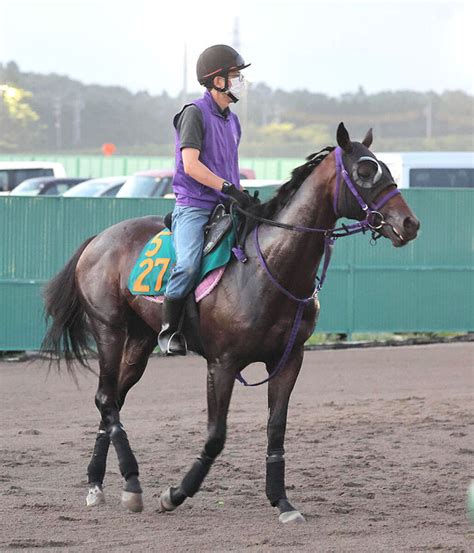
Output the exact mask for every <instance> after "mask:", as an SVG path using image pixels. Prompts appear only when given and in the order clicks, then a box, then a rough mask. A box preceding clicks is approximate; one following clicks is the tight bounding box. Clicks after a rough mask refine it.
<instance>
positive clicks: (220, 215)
mask: <svg viewBox="0 0 474 553" xmlns="http://www.w3.org/2000/svg"><path fill="white" fill-rule="evenodd" d="M172 217H173V213H172V212H170V213H167V214H166V215H165V218H164V223H165V226H166V227H167V228H168V229H169V230H171V225H172ZM232 225H233V221H232V215H231V214H230V213H227V210H226V207H225V205H224V204H217V205H216V207H215V208H214V211H213V212H212V213H211V216H210V217H209V222H208V223H207V225H206V228H205V233H204V247H203V255H207V254H208V253H211V252H212V251H213V250H214V249H215V248H216V247H217V246H218V245H219V244H220V243H221V241H222V239H223V238H224V236H225V235H226V234H227V232H228V231H229V230H230V229H231V228H232Z"/></svg>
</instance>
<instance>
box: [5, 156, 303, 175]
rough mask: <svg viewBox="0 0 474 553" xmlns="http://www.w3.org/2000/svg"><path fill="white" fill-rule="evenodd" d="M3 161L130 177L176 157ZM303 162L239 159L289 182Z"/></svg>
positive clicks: (17, 158)
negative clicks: (49, 164)
mask: <svg viewBox="0 0 474 553" xmlns="http://www.w3.org/2000/svg"><path fill="white" fill-rule="evenodd" d="M0 161H57V162H59V163H62V164H63V165H64V168H65V169H66V174H67V175H68V177H108V176H118V175H131V174H133V173H135V172H137V171H144V170H147V169H169V168H172V167H174V158H172V157H159V156H156V157H154V156H110V157H104V156H93V155H90V156H86V155H81V156H75V155H53V154H47V155H40V154H21V155H20V154H16V155H13V154H12V155H7V154H4V155H0ZM302 163H304V160H303V159H299V158H281V159H275V158H245V157H244V158H240V166H241V167H246V168H248V169H253V170H254V171H255V173H256V175H257V178H258V179H286V178H288V177H289V176H290V174H291V171H292V170H293V169H294V168H295V167H298V165H301V164H302Z"/></svg>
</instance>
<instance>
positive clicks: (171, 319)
mask: <svg viewBox="0 0 474 553" xmlns="http://www.w3.org/2000/svg"><path fill="white" fill-rule="evenodd" d="M185 302H186V298H183V299H179V300H172V299H170V298H168V297H166V296H165V301H164V302H163V317H162V323H161V332H160V334H159V335H158V345H159V346H160V349H161V351H162V352H163V353H165V354H166V355H186V352H187V345H186V338H185V337H184V335H183V334H182V333H181V322H182V321H181V315H182V314H183V309H184V304H185Z"/></svg>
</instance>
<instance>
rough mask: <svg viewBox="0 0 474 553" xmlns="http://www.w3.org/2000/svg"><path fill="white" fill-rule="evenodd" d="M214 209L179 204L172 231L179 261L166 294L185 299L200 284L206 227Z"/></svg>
mask: <svg viewBox="0 0 474 553" xmlns="http://www.w3.org/2000/svg"><path fill="white" fill-rule="evenodd" d="M210 215H211V211H210V210H209V209H203V208H200V207H189V206H181V205H177V206H175V208H174V210H173V219H172V224H171V231H172V232H173V244H174V249H175V250H176V265H175V266H174V267H173V269H172V271H171V276H170V279H169V281H168V284H167V286H166V296H167V297H169V298H170V299H172V300H177V299H183V298H185V297H186V296H187V295H188V294H189V292H191V290H192V289H193V288H194V287H195V286H196V285H197V284H198V283H197V282H196V281H197V279H198V277H199V270H200V268H201V259H202V250H203V246H204V227H205V226H206V225H207V222H208V221H209V217H210Z"/></svg>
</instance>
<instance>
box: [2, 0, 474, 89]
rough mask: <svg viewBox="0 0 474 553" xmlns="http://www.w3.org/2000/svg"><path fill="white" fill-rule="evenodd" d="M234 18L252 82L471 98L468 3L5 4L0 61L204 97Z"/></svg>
mask: <svg viewBox="0 0 474 553" xmlns="http://www.w3.org/2000/svg"><path fill="white" fill-rule="evenodd" d="M236 22H238V28H239V34H238V41H239V50H240V52H241V54H242V55H243V57H244V59H245V61H246V62H247V63H248V62H251V63H252V65H251V66H250V67H249V68H248V69H247V70H246V71H245V76H246V78H247V79H248V80H249V81H252V82H265V83H266V84H268V85H269V86H270V87H272V88H281V89H284V90H287V91H291V90H296V89H307V90H310V91H312V92H321V93H325V94H328V95H331V96H339V95H341V94H343V93H347V92H354V91H356V90H357V89H358V88H359V87H363V88H364V90H365V91H366V92H367V93H376V92H380V91H386V90H402V89H410V90H416V91H422V92H424V91H434V92H438V93H440V92H443V91H444V90H463V91H466V92H468V93H470V94H474V74H473V66H474V64H473V63H472V57H470V56H469V55H468V52H469V53H470V52H472V51H474V38H473V37H474V33H472V26H473V25H474V2H472V1H471V0H465V1H464V0H398V1H385V0H268V1H267V0H260V1H259V0H251V1H248V0H240V1H239V0H232V1H229V0H227V1H226V0H220V1H218V2H216V1H211V0H190V1H188V0H186V1H184V0H161V1H160V0H126V1H125V0H81V1H79V0H0V62H1V63H5V62H8V61H11V60H14V61H15V62H17V63H18V64H19V66H20V69H21V70H23V71H32V72H37V73H59V74H63V75H68V76H69V77H71V78H73V79H77V80H79V81H82V82H84V83H86V84H92V83H96V84H103V85H119V86H124V87H126V88H128V89H130V90H131V91H133V92H137V91H139V90H147V91H148V92H150V93H151V94H157V93H161V92H162V91H164V90H166V91H167V92H168V93H169V94H171V95H173V96H174V95H177V94H178V93H179V92H180V91H181V90H182V89H183V86H184V85H183V83H184V82H185V78H184V74H185V73H186V81H187V89H188V90H189V91H194V90H199V85H198V84H197V82H196V77H195V64H196V61H197V58H198V56H199V54H200V53H201V51H202V50H204V49H205V48H206V47H207V46H210V45H212V44H230V45H233V46H235V28H236ZM185 45H186V51H187V59H188V64H187V71H186V72H185V70H184V67H185V64H184V59H185V56H184V51H185Z"/></svg>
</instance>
